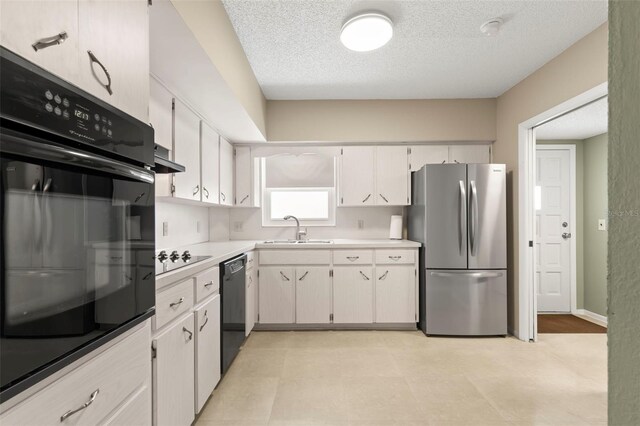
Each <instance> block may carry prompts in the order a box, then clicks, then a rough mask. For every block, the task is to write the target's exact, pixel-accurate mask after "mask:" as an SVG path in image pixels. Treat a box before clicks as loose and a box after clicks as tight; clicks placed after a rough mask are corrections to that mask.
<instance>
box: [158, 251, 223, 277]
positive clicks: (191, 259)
mask: <svg viewBox="0 0 640 426" xmlns="http://www.w3.org/2000/svg"><path fill="white" fill-rule="evenodd" d="M210 257H211V256H192V255H191V253H189V250H185V251H184V252H183V253H182V255H180V253H178V251H177V250H173V251H172V252H171V254H167V252H166V251H165V250H162V251H161V252H160V253H158V256H157V259H158V263H157V264H156V275H160V274H163V273H165V272H169V271H175V270H176V269H179V268H182V267H183V266H187V265H190V264H192V263H196V262H200V261H202V260H206V259H209V258H210ZM167 260H171V262H168V261H167Z"/></svg>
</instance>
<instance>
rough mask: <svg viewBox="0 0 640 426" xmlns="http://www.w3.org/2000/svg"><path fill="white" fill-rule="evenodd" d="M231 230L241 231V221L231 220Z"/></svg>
mask: <svg viewBox="0 0 640 426" xmlns="http://www.w3.org/2000/svg"><path fill="white" fill-rule="evenodd" d="M233 232H242V222H233Z"/></svg>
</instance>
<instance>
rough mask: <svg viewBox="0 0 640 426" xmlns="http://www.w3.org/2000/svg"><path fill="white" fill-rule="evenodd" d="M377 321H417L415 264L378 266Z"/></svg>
mask: <svg viewBox="0 0 640 426" xmlns="http://www.w3.org/2000/svg"><path fill="white" fill-rule="evenodd" d="M375 272H376V274H375V275H376V322H377V323H392V322H399V323H413V322H416V275H415V267H414V265H408V266H396V265H393V266H387V265H379V266H377V267H376V270H375Z"/></svg>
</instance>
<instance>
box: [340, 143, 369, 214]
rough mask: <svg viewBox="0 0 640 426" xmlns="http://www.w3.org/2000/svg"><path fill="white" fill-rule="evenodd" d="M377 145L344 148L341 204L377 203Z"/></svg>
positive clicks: (365, 204) (341, 170)
mask: <svg viewBox="0 0 640 426" xmlns="http://www.w3.org/2000/svg"><path fill="white" fill-rule="evenodd" d="M374 157H375V147H372V146H346V147H344V148H342V155H341V169H340V205H342V206H367V205H373V204H374V203H375V200H376V197H375V172H374V166H375V162H374Z"/></svg>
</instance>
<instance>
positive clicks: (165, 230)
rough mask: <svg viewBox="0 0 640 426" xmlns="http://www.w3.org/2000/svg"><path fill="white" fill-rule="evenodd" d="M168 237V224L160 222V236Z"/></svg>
mask: <svg viewBox="0 0 640 426" xmlns="http://www.w3.org/2000/svg"><path fill="white" fill-rule="evenodd" d="M168 235H169V222H162V236H163V237H167V236H168Z"/></svg>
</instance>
